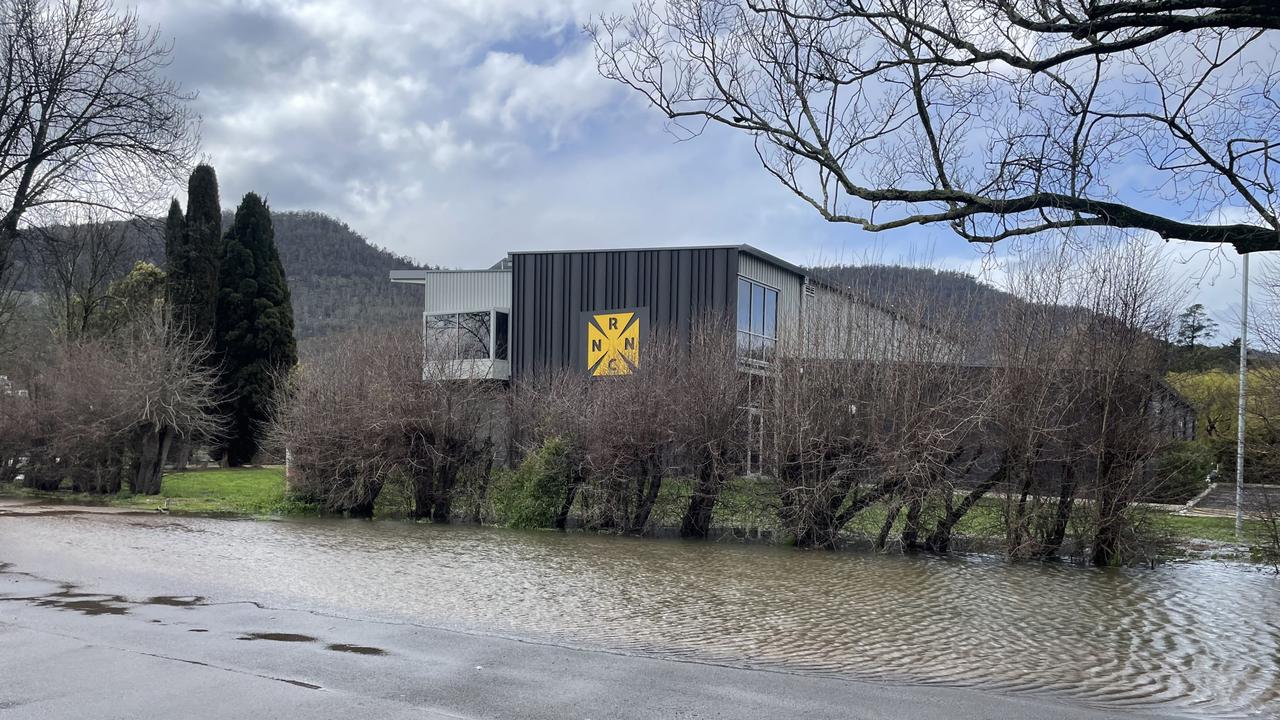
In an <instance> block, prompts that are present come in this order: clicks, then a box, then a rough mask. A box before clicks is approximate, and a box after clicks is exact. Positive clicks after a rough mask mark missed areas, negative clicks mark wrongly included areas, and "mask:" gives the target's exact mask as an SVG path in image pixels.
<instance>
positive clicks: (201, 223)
mask: <svg viewBox="0 0 1280 720" xmlns="http://www.w3.org/2000/svg"><path fill="white" fill-rule="evenodd" d="M186 227H187V233H186V253H185V255H186V257H185V263H184V264H183V266H182V273H183V275H182V277H181V278H179V279H178V280H177V281H174V282H175V286H176V287H180V288H181V289H180V292H181V295H180V296H179V297H178V298H177V299H176V300H177V301H176V302H175V303H174V310H175V312H176V313H177V314H178V320H179V322H181V323H183V325H184V326H185V327H186V328H187V329H188V330H190V331H191V332H192V334H194V335H195V336H196V337H198V338H203V337H208V336H209V335H211V334H212V333H213V331H214V324H215V319H214V309H215V307H216V305H217V299H218V272H219V269H220V268H221V267H222V207H221V206H220V205H219V203H218V176H217V174H216V173H215V172H214V171H213V168H212V167H210V166H208V165H204V164H201V165H197V166H196V169H195V170H192V171H191V177H190V178H189V179H188V180H187V217H186Z"/></svg>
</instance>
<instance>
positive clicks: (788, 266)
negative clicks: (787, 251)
mask: <svg viewBox="0 0 1280 720" xmlns="http://www.w3.org/2000/svg"><path fill="white" fill-rule="evenodd" d="M654 250H737V251H738V252H743V253H747V254H748V255H753V256H755V257H757V258H760V259H761V260H763V261H765V262H767V263H771V264H773V265H777V266H778V267H780V268H783V269H785V270H789V271H790V272H793V273H795V274H796V275H799V276H800V277H803V278H807V277H809V273H808V272H806V271H805V270H804V269H803V268H801V267H800V266H799V265H796V264H794V263H790V262H787V261H786V260H783V259H782V258H780V257H778V256H777V255H773V254H771V253H767V252H765V251H763V250H761V249H760V248H757V247H753V246H751V245H746V244H738V245H668V246H662V245H660V246H656V247H623V248H582V249H565V250H513V251H511V254H512V255H563V254H566V253H607V252H651V251H654Z"/></svg>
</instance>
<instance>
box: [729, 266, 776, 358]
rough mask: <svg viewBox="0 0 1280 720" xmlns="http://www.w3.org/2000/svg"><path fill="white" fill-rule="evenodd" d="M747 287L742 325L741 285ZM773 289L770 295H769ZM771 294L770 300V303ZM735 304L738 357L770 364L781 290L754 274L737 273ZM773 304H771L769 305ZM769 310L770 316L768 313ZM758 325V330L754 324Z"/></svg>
mask: <svg viewBox="0 0 1280 720" xmlns="http://www.w3.org/2000/svg"><path fill="white" fill-rule="evenodd" d="M744 286H745V289H746V296H747V307H746V314H745V321H746V322H745V327H744V323H743V321H744V314H743V313H744V310H743V307H742V300H743V297H742V296H743V289H744ZM757 291H759V293H760V295H759V298H760V308H759V310H760V315H761V316H760V318H758V320H759V323H758V324H757V318H756V310H757V308H756V298H757ZM770 293H772V296H771V295H770ZM771 297H772V300H773V302H772V303H770V302H769V301H770V298H771ZM737 298H738V307H737V313H736V314H735V319H734V324H735V328H734V329H735V332H736V335H735V338H736V345H737V348H738V357H739V358H740V359H744V360H749V361H751V362H753V363H761V364H765V365H767V364H769V363H770V362H771V357H772V355H773V352H774V350H775V349H776V348H777V345H778V305H779V302H780V301H781V298H782V291H781V290H779V289H778V288H776V287H774V286H772V285H769V284H767V283H763V282H760V281H759V280H756V279H755V278H750V277H747V276H746V275H739V276H738V285H737ZM771 306H772V307H771ZM770 310H772V318H770V317H769V315H770ZM757 327H759V328H760V329H759V330H758V331H757V330H756V328H757Z"/></svg>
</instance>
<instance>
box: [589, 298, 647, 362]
mask: <svg viewBox="0 0 1280 720" xmlns="http://www.w3.org/2000/svg"><path fill="white" fill-rule="evenodd" d="M638 367H640V317H639V315H638V314H637V313H635V312H634V311H626V312H609V313H594V314H592V315H590V316H589V318H588V320H587V370H588V371H590V372H591V374H592V375H630V374H631V372H632V371H633V370H635V369H636V368H638Z"/></svg>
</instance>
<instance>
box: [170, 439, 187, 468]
mask: <svg viewBox="0 0 1280 720" xmlns="http://www.w3.org/2000/svg"><path fill="white" fill-rule="evenodd" d="M191 450H192V447H191V441H190V440H187V439H186V438H178V439H176V440H174V442H173V450H172V451H171V452H170V453H169V454H170V455H171V456H172V457H173V469H174V472H182V471H183V470H186V469H187V465H188V464H190V463H191Z"/></svg>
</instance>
